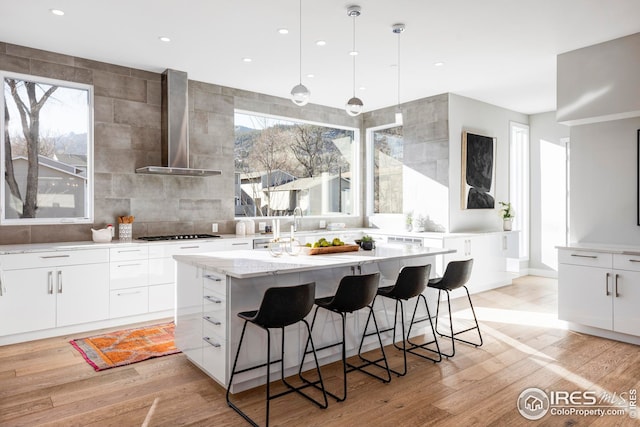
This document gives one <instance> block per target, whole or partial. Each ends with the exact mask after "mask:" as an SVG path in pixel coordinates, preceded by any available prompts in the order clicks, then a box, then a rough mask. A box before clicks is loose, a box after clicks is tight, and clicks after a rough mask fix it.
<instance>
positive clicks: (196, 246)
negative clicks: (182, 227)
mask: <svg viewBox="0 0 640 427" xmlns="http://www.w3.org/2000/svg"><path fill="white" fill-rule="evenodd" d="M199 247H200V246H198V245H195V246H180V249H198V248H199Z"/></svg>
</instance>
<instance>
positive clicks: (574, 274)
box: [558, 264, 613, 330]
mask: <svg viewBox="0 0 640 427" xmlns="http://www.w3.org/2000/svg"><path fill="white" fill-rule="evenodd" d="M558 284H559V286H558V318H560V319H561V320H567V321H569V322H575V323H579V324H582V325H586V326H593V327H596V328H602V329H609V330H611V329H613V298H612V270H611V269H608V268H601V267H587V266H584V265H571V264H560V265H559V268H558Z"/></svg>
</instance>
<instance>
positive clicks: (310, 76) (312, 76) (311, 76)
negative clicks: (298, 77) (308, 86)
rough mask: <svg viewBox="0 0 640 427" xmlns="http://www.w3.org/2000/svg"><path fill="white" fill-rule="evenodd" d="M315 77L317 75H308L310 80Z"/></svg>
mask: <svg viewBox="0 0 640 427" xmlns="http://www.w3.org/2000/svg"><path fill="white" fill-rule="evenodd" d="M315 76H316V75H315V74H307V77H308V78H310V79H312V78H314V77H315Z"/></svg>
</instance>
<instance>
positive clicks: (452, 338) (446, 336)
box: [438, 286, 483, 357]
mask: <svg viewBox="0 0 640 427" xmlns="http://www.w3.org/2000/svg"><path fill="white" fill-rule="evenodd" d="M463 288H464V289H465V291H467V299H468V300H469V306H470V307H471V313H472V314H473V320H474V322H475V324H476V325H475V326H472V327H470V328H467V329H463V330H461V331H458V332H453V319H452V316H451V298H450V296H449V291H446V292H447V304H448V308H449V323H450V325H449V326H450V331H451V335H446V334H443V333H440V332H438V335H440V336H441V337H445V338H449V339H450V340H451V348H452V352H451V354H445V353H443V354H444V355H445V356H447V357H453V356H454V355H455V354H456V349H455V341H460V342H463V343H465V344H470V345H473V346H476V347H480V346H481V345H482V344H483V340H482V334H481V333H480V325H479V324H478V318H477V317H476V311H475V309H474V308H473V303H472V302H471V295H469V289H468V288H467V287H466V286H463ZM474 329H476V330H477V331H478V337H479V339H480V342H479V343H475V342H472V341H467V340H463V339H462V338H457V337H456V335H459V334H462V333H464V332H468V331H472V330H474Z"/></svg>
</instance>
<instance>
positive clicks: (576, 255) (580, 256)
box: [571, 254, 598, 259]
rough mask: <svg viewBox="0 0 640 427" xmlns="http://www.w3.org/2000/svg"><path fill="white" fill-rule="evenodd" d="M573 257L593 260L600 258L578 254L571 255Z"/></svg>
mask: <svg viewBox="0 0 640 427" xmlns="http://www.w3.org/2000/svg"><path fill="white" fill-rule="evenodd" d="M571 256H575V257H578V258H591V259H598V257H597V256H596V255H578V254H571Z"/></svg>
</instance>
